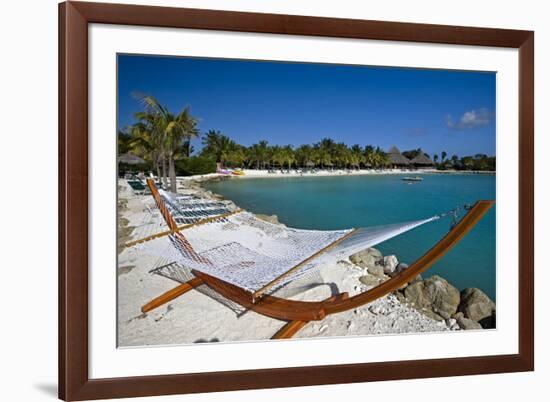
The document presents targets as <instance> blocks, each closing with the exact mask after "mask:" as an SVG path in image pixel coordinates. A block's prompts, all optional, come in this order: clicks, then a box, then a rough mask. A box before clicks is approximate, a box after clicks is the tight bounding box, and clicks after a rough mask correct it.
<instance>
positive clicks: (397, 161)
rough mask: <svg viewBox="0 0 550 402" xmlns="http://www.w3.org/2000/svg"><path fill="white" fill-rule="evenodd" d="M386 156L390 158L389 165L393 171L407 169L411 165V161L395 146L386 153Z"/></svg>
mask: <svg viewBox="0 0 550 402" xmlns="http://www.w3.org/2000/svg"><path fill="white" fill-rule="evenodd" d="M388 156H389V158H390V165H391V167H392V168H394V169H396V168H407V167H409V166H410V164H411V161H410V160H409V159H408V158H407V157H406V156H404V155H403V154H402V153H401V151H399V149H397V147H396V146H395V145H394V146H392V147H391V148H390V150H389V151H388Z"/></svg>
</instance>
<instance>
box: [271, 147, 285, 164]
mask: <svg viewBox="0 0 550 402" xmlns="http://www.w3.org/2000/svg"><path fill="white" fill-rule="evenodd" d="M271 150H272V154H271V162H272V163H273V164H275V165H277V166H279V167H280V168H281V169H282V168H283V165H284V163H285V162H286V155H285V151H284V148H282V147H280V146H279V145H275V146H273V147H271Z"/></svg>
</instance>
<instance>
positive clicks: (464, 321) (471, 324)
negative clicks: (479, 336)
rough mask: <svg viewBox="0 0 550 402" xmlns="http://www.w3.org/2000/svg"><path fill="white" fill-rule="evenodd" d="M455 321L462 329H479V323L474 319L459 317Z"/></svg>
mask: <svg viewBox="0 0 550 402" xmlns="http://www.w3.org/2000/svg"><path fill="white" fill-rule="evenodd" d="M456 322H457V323H458V326H459V327H460V328H462V329H481V328H482V327H481V325H480V324H479V323H477V322H475V321H474V320H470V319H469V318H466V317H459V318H458V319H457V320H456Z"/></svg>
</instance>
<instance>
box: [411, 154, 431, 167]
mask: <svg viewBox="0 0 550 402" xmlns="http://www.w3.org/2000/svg"><path fill="white" fill-rule="evenodd" d="M411 165H412V166H414V167H415V168H418V169H429V168H433V167H434V166H435V163H434V162H433V161H432V160H431V159H430V158H429V157H428V156H426V154H425V153H424V152H422V151H420V152H419V153H418V155H416V156H415V157H414V158H412V159H411Z"/></svg>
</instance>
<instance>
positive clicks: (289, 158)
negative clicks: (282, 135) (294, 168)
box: [283, 145, 296, 170]
mask: <svg viewBox="0 0 550 402" xmlns="http://www.w3.org/2000/svg"><path fill="white" fill-rule="evenodd" d="M283 155H284V157H285V162H286V163H287V164H288V170H290V166H291V165H292V164H293V163H294V162H296V157H295V156H294V149H292V145H287V146H286V147H283Z"/></svg>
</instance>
